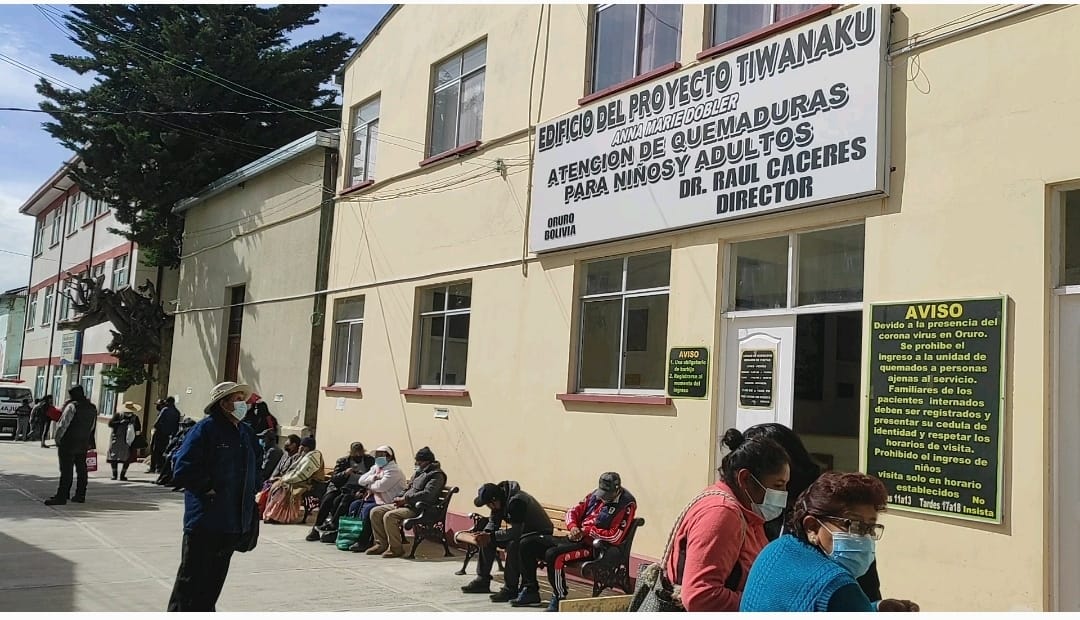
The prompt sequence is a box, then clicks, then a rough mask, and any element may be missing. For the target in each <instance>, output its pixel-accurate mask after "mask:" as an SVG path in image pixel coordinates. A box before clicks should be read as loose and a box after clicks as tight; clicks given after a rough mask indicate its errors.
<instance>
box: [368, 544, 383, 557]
mask: <svg viewBox="0 0 1080 620" xmlns="http://www.w3.org/2000/svg"><path fill="white" fill-rule="evenodd" d="M385 552H386V547H383V546H381V545H375V546H374V547H372V548H370V549H368V550H367V551H366V553H367V554H368V555H382V554H383V553H385Z"/></svg>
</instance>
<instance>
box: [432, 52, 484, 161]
mask: <svg viewBox="0 0 1080 620" xmlns="http://www.w3.org/2000/svg"><path fill="white" fill-rule="evenodd" d="M486 67H487V41H481V42H479V43H477V44H476V45H473V46H472V47H470V48H468V49H466V50H465V51H463V52H462V53H460V54H457V55H455V56H453V57H452V58H449V59H447V60H445V61H443V62H441V63H439V65H437V66H436V67H435V76H434V80H435V81H434V85H435V89H434V92H433V93H432V96H431V139H430V140H429V141H428V155H429V156H433V155H438V154H440V153H445V152H447V151H450V150H453V149H455V148H457V147H459V146H462V145H465V144H469V143H470V142H476V141H478V140H479V139H480V132H481V130H482V129H483V124H484V75H485V73H486Z"/></svg>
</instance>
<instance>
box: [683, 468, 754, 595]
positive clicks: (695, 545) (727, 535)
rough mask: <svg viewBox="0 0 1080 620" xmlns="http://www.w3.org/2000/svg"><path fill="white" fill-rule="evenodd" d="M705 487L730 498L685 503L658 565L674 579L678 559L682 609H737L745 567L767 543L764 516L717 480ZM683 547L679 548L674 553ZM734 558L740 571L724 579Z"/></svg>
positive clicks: (730, 570)
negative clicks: (665, 557) (687, 506)
mask: <svg viewBox="0 0 1080 620" xmlns="http://www.w3.org/2000/svg"><path fill="white" fill-rule="evenodd" d="M706 490H707V491H713V490H716V491H723V492H725V493H727V494H728V495H730V496H731V499H729V498H727V497H724V496H721V495H710V496H707V497H703V498H702V499H700V500H698V501H697V503H695V504H694V505H693V506H691V507H690V510H688V511H687V512H686V518H684V519H683V522H682V525H680V526H679V530H678V531H677V532H676V533H675V540H674V541H673V544H674V550H673V551H672V553H671V555H670V556H669V558H668V562H667V566H665V567H664V570H665V572H666V573H667V577H668V579H670V580H671V582H672V583H680V580H679V579H678V568H679V561H680V557H682V558H683V567H682V579H681V585H682V602H683V607H685V608H686V611H739V602H740V601H741V600H742V591H743V588H744V587H745V586H746V577H747V576H748V575H749V574H750V566H751V565H753V563H754V560H755V559H757V556H758V554H759V553H761V550H762V549H764V548H765V545H766V544H767V543H768V540H767V539H766V538H765V528H764V525H765V520H764V519H762V518H761V517H760V516H758V515H757V513H755V512H754V511H752V510H749V509H747V508H745V507H743V505H742V504H741V503H739V501H738V500H737V499H734V498H735V493H734V492H732V490H731V488H730V487H728V485H726V484H724V483H723V482H717V483H716V484H715V485H713V486H711V487H709V488H708V489H706ZM740 515H741V516H740ZM744 523H745V525H744ZM744 529H745V535H744V534H743V531H744ZM683 548H685V552H683V553H680V549H683ZM736 562H738V566H739V570H740V571H741V572H736V573H735V575H736V576H737V580H732V581H737V584H736V583H732V584H728V583H727V582H728V580H729V579H730V578H731V577H732V573H733V572H734V569H735V565H736ZM729 586H734V588H731V587H729Z"/></svg>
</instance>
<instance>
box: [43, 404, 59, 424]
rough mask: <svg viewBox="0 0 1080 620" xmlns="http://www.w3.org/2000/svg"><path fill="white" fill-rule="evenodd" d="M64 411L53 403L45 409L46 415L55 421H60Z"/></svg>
mask: <svg viewBox="0 0 1080 620" xmlns="http://www.w3.org/2000/svg"><path fill="white" fill-rule="evenodd" d="M62 413H63V412H62V411H60V410H59V409H57V408H56V407H53V406H52V405H49V408H48V409H46V410H45V416H46V417H48V418H49V419H50V420H52V421H53V422H59V421H60V416H61V414H62Z"/></svg>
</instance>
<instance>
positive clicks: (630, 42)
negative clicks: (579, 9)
mask: <svg viewBox="0 0 1080 620" xmlns="http://www.w3.org/2000/svg"><path fill="white" fill-rule="evenodd" d="M681 35H682V5H681V4H602V5H600V6H598V7H597V8H596V20H595V27H594V33H593V41H592V47H593V59H592V60H593V62H592V92H597V91H601V90H604V89H605V88H609V87H611V86H614V85H616V84H620V83H622V82H625V81H627V80H631V79H633V78H635V77H637V76H639V75H641V74H643V73H648V72H649V71H652V70H654V69H658V68H660V67H662V66H664V65H668V64H671V63H673V62H675V61H677V60H678V59H679V42H680V40H681V38H682V37H681Z"/></svg>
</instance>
